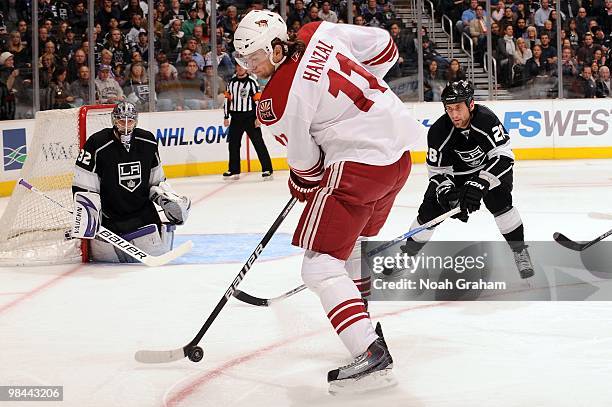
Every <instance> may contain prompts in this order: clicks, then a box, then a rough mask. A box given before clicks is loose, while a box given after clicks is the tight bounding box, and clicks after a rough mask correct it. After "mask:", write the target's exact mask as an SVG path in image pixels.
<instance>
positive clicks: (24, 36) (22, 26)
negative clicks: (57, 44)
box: [17, 20, 32, 51]
mask: <svg viewBox="0 0 612 407" xmlns="http://www.w3.org/2000/svg"><path fill="white" fill-rule="evenodd" d="M17 31H18V32H19V35H20V36H21V43H22V44H23V45H24V46H25V47H30V46H31V44H32V35H31V34H30V32H29V31H28V23H27V22H26V21H25V20H19V23H18V24H17ZM30 51H31V50H30Z"/></svg>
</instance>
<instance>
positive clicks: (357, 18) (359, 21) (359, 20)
mask: <svg viewBox="0 0 612 407" xmlns="http://www.w3.org/2000/svg"><path fill="white" fill-rule="evenodd" d="M353 24H355V25H365V19H364V18H363V16H361V15H359V16H355V17H354V18H353Z"/></svg>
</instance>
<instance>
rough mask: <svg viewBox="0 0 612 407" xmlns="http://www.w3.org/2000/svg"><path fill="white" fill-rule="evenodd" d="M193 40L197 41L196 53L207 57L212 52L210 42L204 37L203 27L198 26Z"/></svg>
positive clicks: (194, 31) (194, 30)
mask: <svg viewBox="0 0 612 407" xmlns="http://www.w3.org/2000/svg"><path fill="white" fill-rule="evenodd" d="M191 39H192V40H194V41H195V43H196V45H195V50H193V49H192V51H195V52H196V53H198V54H200V55H205V54H207V53H208V52H210V45H209V44H208V40H207V39H206V38H205V37H204V28H203V27H202V26H201V25H196V26H195V27H194V28H193V36H192V37H191ZM187 46H189V41H187Z"/></svg>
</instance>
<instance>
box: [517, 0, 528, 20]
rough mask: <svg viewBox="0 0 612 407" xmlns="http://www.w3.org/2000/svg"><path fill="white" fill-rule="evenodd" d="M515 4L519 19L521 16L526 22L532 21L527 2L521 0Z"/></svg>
mask: <svg viewBox="0 0 612 407" xmlns="http://www.w3.org/2000/svg"><path fill="white" fill-rule="evenodd" d="M515 4H516V6H515V7H516V9H515V10H514V13H515V14H516V19H517V20H518V19H519V18H522V19H523V20H525V22H526V23H527V22H528V21H530V16H531V14H530V13H529V12H528V11H527V10H526V9H525V3H523V2H522V1H519V2H518V3H515Z"/></svg>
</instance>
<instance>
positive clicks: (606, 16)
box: [599, 0, 612, 36]
mask: <svg viewBox="0 0 612 407" xmlns="http://www.w3.org/2000/svg"><path fill="white" fill-rule="evenodd" d="M599 25H600V26H601V27H603V30H604V32H606V33H608V36H610V35H612V0H606V8H605V10H603V12H602V13H601V16H600V19H599Z"/></svg>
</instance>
